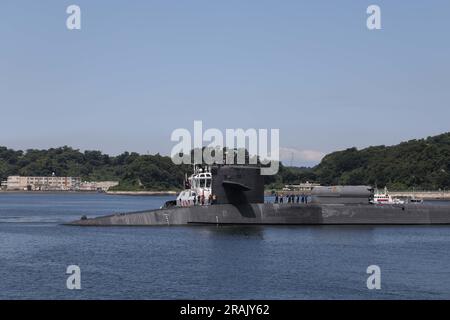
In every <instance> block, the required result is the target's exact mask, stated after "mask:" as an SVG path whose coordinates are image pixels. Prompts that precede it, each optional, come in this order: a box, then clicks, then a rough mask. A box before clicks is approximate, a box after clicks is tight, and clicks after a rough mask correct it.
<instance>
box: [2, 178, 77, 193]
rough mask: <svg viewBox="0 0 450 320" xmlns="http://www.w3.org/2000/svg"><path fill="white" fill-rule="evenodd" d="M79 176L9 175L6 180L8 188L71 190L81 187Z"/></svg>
mask: <svg viewBox="0 0 450 320" xmlns="http://www.w3.org/2000/svg"><path fill="white" fill-rule="evenodd" d="M80 183H81V178H79V177H56V176H50V177H32V176H9V177H8V180H7V181H6V189H7V190H29V191H71V190H78V189H79V188H80Z"/></svg>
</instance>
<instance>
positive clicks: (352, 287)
mask: <svg viewBox="0 0 450 320" xmlns="http://www.w3.org/2000/svg"><path fill="white" fill-rule="evenodd" d="M168 199H170V197H140V196H108V195H103V194H1V193H0V299H39V298H46V299H54V298H55V299H68V298H69V299H91V298H100V299H343V298H351V299H358V298H363V299H366V298H368V299H380V298H387V299H394V298H399V299H410V298H425V299H432V298H434V299H450V227H443V226H434V227H411V226H409V227H344V226H341V227H331V226H322V227H319V226H317V227H309V226H303V227H236V226H235V227H216V226H207V227H201V226H196V227H138V228H127V227H107V228H97V227H89V228H82V227H67V226H62V225H60V224H61V223H62V222H66V221H71V220H75V219H78V218H79V217H80V216H81V215H83V214H86V215H88V216H94V215H103V214H108V213H111V212H125V211H133V210H142V209H148V208H157V207H159V206H160V205H161V204H162V203H163V202H164V201H166V200H168ZM71 264H76V265H78V266H80V268H81V285H82V289H81V290H68V289H66V279H67V278H66V277H67V275H66V274H65V271H66V267H67V266H68V265H71ZM372 264H376V265H379V266H380V267H381V272H382V284H381V285H382V289H381V290H373V291H371V290H368V289H367V287H366V279H367V276H368V275H367V274H366V268H367V266H369V265H372Z"/></svg>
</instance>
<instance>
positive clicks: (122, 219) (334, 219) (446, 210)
mask: <svg viewBox="0 0 450 320" xmlns="http://www.w3.org/2000/svg"><path fill="white" fill-rule="evenodd" d="M189 224H242V225H252V224H254V225H358V224H360V225H364V224H365V225H399V224H403V225H414V224H415V225H421V224H422V225H430V224H450V205H427V204H405V205H369V204H364V205H363V204H314V203H311V204H289V203H286V204H274V203H259V204H241V205H231V204H215V205H209V206H192V207H174V208H167V209H155V210H148V211H140V212H130V213H122V214H112V215H108V216H102V217H95V218H89V219H82V220H78V221H73V222H70V223H67V224H66V225H71V226H158V225H159V226H168V225H169V226H173V225H189Z"/></svg>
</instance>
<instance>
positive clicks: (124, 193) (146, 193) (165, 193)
mask: <svg viewBox="0 0 450 320" xmlns="http://www.w3.org/2000/svg"><path fill="white" fill-rule="evenodd" d="M0 194H106V195H121V196H172V195H177V194H178V192H177V191H103V192H99V191H88V190H86V191H79V190H77V191H71V190H47V191H41V190H37V191H25V190H0Z"/></svg>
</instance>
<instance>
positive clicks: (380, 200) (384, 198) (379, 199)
mask: <svg viewBox="0 0 450 320" xmlns="http://www.w3.org/2000/svg"><path fill="white" fill-rule="evenodd" d="M370 203H372V204H404V203H405V201H403V200H400V199H398V198H392V196H391V195H390V194H389V193H388V190H387V188H386V187H384V192H379V191H378V189H376V190H375V193H374V195H373V199H372V200H370Z"/></svg>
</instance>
